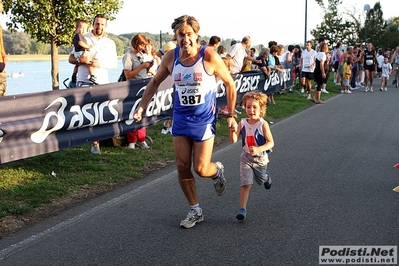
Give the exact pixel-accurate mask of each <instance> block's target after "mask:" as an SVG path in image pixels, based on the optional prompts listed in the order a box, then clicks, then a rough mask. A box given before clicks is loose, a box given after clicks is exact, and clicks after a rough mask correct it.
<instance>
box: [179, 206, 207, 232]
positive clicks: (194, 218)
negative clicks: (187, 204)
mask: <svg viewBox="0 0 399 266" xmlns="http://www.w3.org/2000/svg"><path fill="white" fill-rule="evenodd" d="M202 221H204V215H202V209H201V208H200V209H199V210H198V211H197V210H196V209H193V210H190V211H189V212H188V214H187V217H186V219H184V220H182V221H181V222H180V227H182V228H191V227H193V226H194V225H195V224H196V223H200V222H202Z"/></svg>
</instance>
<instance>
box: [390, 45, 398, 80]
mask: <svg viewBox="0 0 399 266" xmlns="http://www.w3.org/2000/svg"><path fill="white" fill-rule="evenodd" d="M391 63H392V67H393V81H392V85H395V83H396V72H397V71H398V66H399V45H398V46H396V50H395V51H394V52H393V53H392V55H391Z"/></svg>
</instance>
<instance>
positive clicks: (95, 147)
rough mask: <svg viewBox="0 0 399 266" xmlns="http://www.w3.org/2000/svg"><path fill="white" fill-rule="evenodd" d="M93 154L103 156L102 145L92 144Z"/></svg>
mask: <svg viewBox="0 0 399 266" xmlns="http://www.w3.org/2000/svg"><path fill="white" fill-rule="evenodd" d="M91 153H93V154H95V155H101V150H100V145H98V144H92V145H91Z"/></svg>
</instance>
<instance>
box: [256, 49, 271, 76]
mask: <svg viewBox="0 0 399 266" xmlns="http://www.w3.org/2000/svg"><path fill="white" fill-rule="evenodd" d="M256 60H258V61H261V63H258V64H257V65H258V68H259V69H260V70H261V71H262V72H263V74H265V76H266V78H267V79H268V78H270V67H269V63H268V61H269V49H267V48H263V49H262V50H261V51H260V53H259V56H258V57H257V58H256Z"/></svg>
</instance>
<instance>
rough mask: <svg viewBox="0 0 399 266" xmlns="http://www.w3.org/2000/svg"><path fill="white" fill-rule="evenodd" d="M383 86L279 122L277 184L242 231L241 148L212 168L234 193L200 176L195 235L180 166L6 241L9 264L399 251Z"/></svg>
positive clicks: (260, 198) (391, 109)
mask: <svg viewBox="0 0 399 266" xmlns="http://www.w3.org/2000/svg"><path fill="white" fill-rule="evenodd" d="M377 82H378V83H379V82H380V81H379V80H377ZM378 88H379V86H374V93H364V92H363V91H362V90H357V91H355V92H354V93H352V94H350V95H339V96H337V97H334V98H332V99H330V100H328V101H327V102H326V104H324V105H323V104H320V105H315V106H313V107H311V108H308V109H306V110H304V111H302V112H300V113H298V114H296V115H293V116H291V117H289V118H287V119H285V120H283V121H280V122H278V123H275V124H273V125H272V126H271V129H272V132H273V135H274V138H275V148H274V151H273V153H271V154H270V164H269V170H270V173H271V175H272V177H273V186H272V188H271V189H270V190H269V191H266V190H265V189H264V188H263V187H262V186H257V185H254V187H253V188H252V191H251V194H250V198H249V204H248V214H247V219H246V220H245V221H244V222H239V221H237V220H236V219H235V214H236V211H237V210H238V207H239V206H238V193H239V154H240V151H241V147H240V143H237V144H234V145H233V144H229V143H226V144H225V145H223V146H221V147H218V148H217V150H215V152H214V160H220V161H222V162H223V163H224V165H225V169H226V171H225V175H226V177H227V179H228V185H227V191H226V193H225V194H224V195H223V196H221V197H218V196H216V193H215V191H214V189H213V185H212V182H211V181H210V180H207V179H200V178H197V187H198V193H199V198H200V204H201V206H202V208H203V211H204V215H205V221H204V222H203V223H201V224H198V225H196V226H195V227H194V228H192V229H181V228H180V227H179V223H180V220H182V219H184V218H185V216H186V214H187V211H188V204H187V202H186V200H185V198H184V196H183V194H182V192H181V191H180V188H179V186H178V182H177V178H176V171H175V167H174V166H171V167H167V168H165V169H163V170H162V171H159V172H157V173H154V174H152V175H150V176H148V177H146V178H144V179H142V180H139V181H137V182H135V183H133V184H130V185H128V186H126V187H123V188H121V189H117V190H115V191H112V192H110V193H107V194H105V195H103V196H101V197H99V198H96V199H94V200H92V201H90V202H87V203H85V204H83V205H81V206H79V207H76V208H73V209H71V210H69V211H66V212H64V213H61V214H60V215H59V216H57V217H54V218H52V219H49V220H47V221H44V222H41V223H39V224H37V225H35V226H33V227H31V228H26V229H24V230H22V231H20V232H18V233H16V234H14V235H12V236H10V237H8V238H5V239H2V240H0V265H2V266H8V265H12V266H16V265H318V263H319V246H329V245H356V246H365V245H367V246H377V245H378V246H381V245H389V246H392V245H393V246H397V245H398V242H399V234H398V232H399V231H398V229H399V222H398V221H399V219H398V218H399V217H398V216H399V208H398V204H399V193H395V192H393V191H392V189H393V188H394V187H396V186H398V185H399V178H398V176H399V169H395V168H393V165H395V164H396V163H398V162H399V119H398V118H399V104H398V102H399V89H395V88H393V87H392V86H390V87H389V89H388V92H380V91H379V90H378ZM298 97H300V96H298ZM276 104H277V105H278V98H277V100H276Z"/></svg>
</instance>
